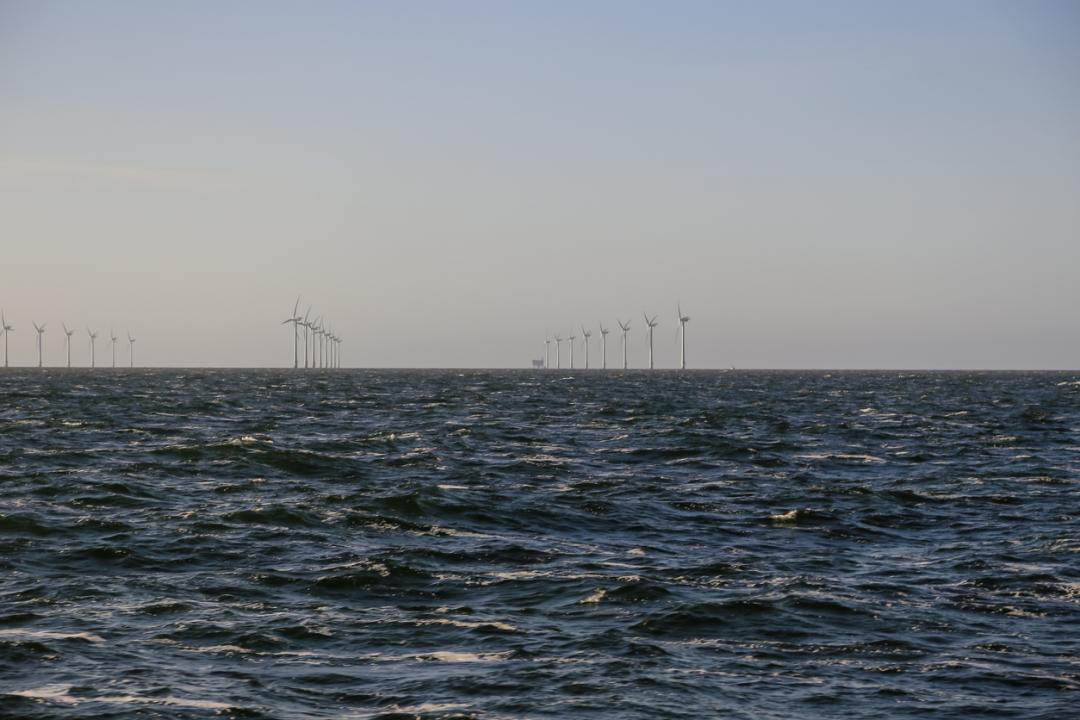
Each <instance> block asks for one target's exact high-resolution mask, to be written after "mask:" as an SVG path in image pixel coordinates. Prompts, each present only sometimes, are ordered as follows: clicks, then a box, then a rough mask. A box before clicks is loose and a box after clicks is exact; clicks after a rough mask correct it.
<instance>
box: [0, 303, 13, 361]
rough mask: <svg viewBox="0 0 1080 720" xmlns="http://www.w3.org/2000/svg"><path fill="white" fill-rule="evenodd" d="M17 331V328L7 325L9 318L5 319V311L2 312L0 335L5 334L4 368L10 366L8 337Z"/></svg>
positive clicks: (0, 311)
mask: <svg viewBox="0 0 1080 720" xmlns="http://www.w3.org/2000/svg"><path fill="white" fill-rule="evenodd" d="M14 331H15V328H13V327H12V326H10V325H8V324H7V318H5V317H4V311H3V310H0V333H3V334H4V367H7V366H8V351H7V346H8V335H10V334H11V333H12V332H14Z"/></svg>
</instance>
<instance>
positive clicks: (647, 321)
mask: <svg viewBox="0 0 1080 720" xmlns="http://www.w3.org/2000/svg"><path fill="white" fill-rule="evenodd" d="M641 314H642V315H643V316H644V317H645V324H646V325H648V326H649V369H650V370H652V369H653V351H652V345H653V343H652V336H653V328H654V327H656V326H657V325H659V324H660V323H658V322H657V321H656V318H657V317H659V316H657V315H653V319H652V320H650V319H649V316H648V315H645V313H641Z"/></svg>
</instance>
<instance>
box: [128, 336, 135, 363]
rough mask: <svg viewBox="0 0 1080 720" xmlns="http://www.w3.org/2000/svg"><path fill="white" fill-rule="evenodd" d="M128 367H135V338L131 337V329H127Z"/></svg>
mask: <svg viewBox="0 0 1080 720" xmlns="http://www.w3.org/2000/svg"><path fill="white" fill-rule="evenodd" d="M127 336H128V367H135V338H133V337H131V331H130V330H128V334H127Z"/></svg>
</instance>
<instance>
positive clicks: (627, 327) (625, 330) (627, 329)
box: [615, 318, 630, 370]
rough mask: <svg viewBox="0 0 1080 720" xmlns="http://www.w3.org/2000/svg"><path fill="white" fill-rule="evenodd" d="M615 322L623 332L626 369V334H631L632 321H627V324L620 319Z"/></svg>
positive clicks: (623, 363)
mask: <svg viewBox="0 0 1080 720" xmlns="http://www.w3.org/2000/svg"><path fill="white" fill-rule="evenodd" d="M615 322H617V323H619V329H620V330H622V369H623V370H625V369H626V334H627V333H628V332H630V321H629V320H627V321H626V324H623V321H622V320H620V319H619V318H615Z"/></svg>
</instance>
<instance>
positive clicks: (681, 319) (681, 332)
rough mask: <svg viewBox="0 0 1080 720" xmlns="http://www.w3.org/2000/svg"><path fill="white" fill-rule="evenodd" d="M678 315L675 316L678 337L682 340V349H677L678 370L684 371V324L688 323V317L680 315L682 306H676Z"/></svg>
mask: <svg viewBox="0 0 1080 720" xmlns="http://www.w3.org/2000/svg"><path fill="white" fill-rule="evenodd" d="M676 308H677V312H678V314H677V315H676V316H675V317H677V318H678V319H679V335H680V336H681V337H680V339H681V340H682V347H681V348H680V349H679V369H680V370H685V369H686V323H688V322H690V316H689V315H683V314H682V305H676Z"/></svg>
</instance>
